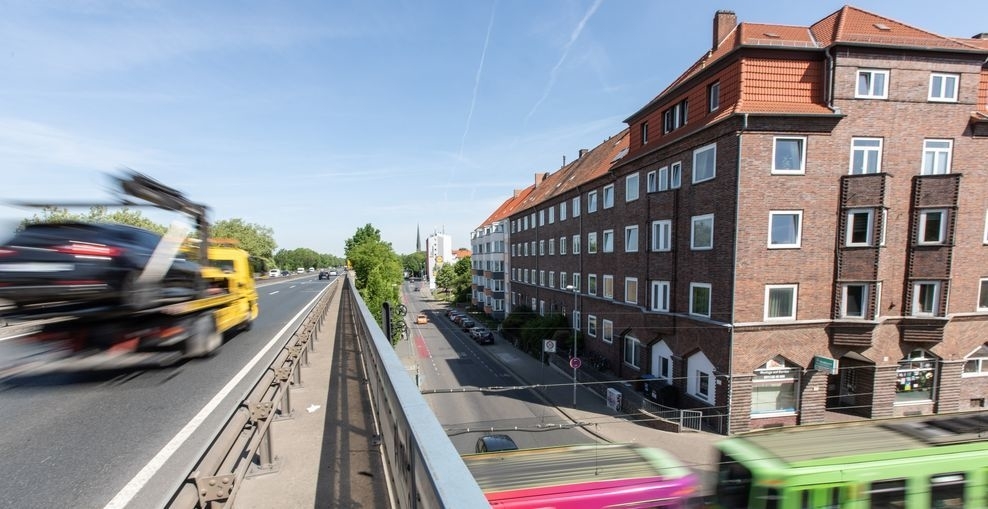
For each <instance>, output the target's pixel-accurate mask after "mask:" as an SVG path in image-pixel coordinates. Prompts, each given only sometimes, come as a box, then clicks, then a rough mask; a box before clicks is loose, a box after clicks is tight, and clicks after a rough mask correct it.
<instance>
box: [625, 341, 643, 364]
mask: <svg viewBox="0 0 988 509" xmlns="http://www.w3.org/2000/svg"><path fill="white" fill-rule="evenodd" d="M641 352H642V348H641V342H640V341H638V338H636V337H634V336H625V337H624V363H625V364H627V365H629V366H631V367H634V368H641V364H642V353H641Z"/></svg>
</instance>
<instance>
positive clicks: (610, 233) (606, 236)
mask: <svg viewBox="0 0 988 509" xmlns="http://www.w3.org/2000/svg"><path fill="white" fill-rule="evenodd" d="M601 240H602V242H601V246H600V250H601V251H602V252H604V253H613V252H614V230H604V232H603V237H602V239H601Z"/></svg>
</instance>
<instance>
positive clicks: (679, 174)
mask: <svg viewBox="0 0 988 509" xmlns="http://www.w3.org/2000/svg"><path fill="white" fill-rule="evenodd" d="M682 185H683V162H682V161H676V162H674V163H672V164H670V165H669V187H670V188H671V189H679V188H680V186H682Z"/></svg>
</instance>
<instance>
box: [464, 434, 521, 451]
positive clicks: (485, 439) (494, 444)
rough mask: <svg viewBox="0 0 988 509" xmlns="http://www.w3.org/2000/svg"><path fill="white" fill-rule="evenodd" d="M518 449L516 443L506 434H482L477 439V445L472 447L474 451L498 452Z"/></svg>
mask: <svg viewBox="0 0 988 509" xmlns="http://www.w3.org/2000/svg"><path fill="white" fill-rule="evenodd" d="M517 449H518V444H516V443H515V441H514V440H513V439H512V438H511V437H510V436H508V435H500V434H496V435H484V436H482V437H480V438H478V439H477V445H476V446H475V447H474V451H475V452H478V453H481V452H498V451H514V450H517Z"/></svg>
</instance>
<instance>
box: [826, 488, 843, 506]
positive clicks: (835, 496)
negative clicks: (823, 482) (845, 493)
mask: <svg viewBox="0 0 988 509" xmlns="http://www.w3.org/2000/svg"><path fill="white" fill-rule="evenodd" d="M824 509H840V488H830V503H829V504H827V505H825V506H824Z"/></svg>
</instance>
